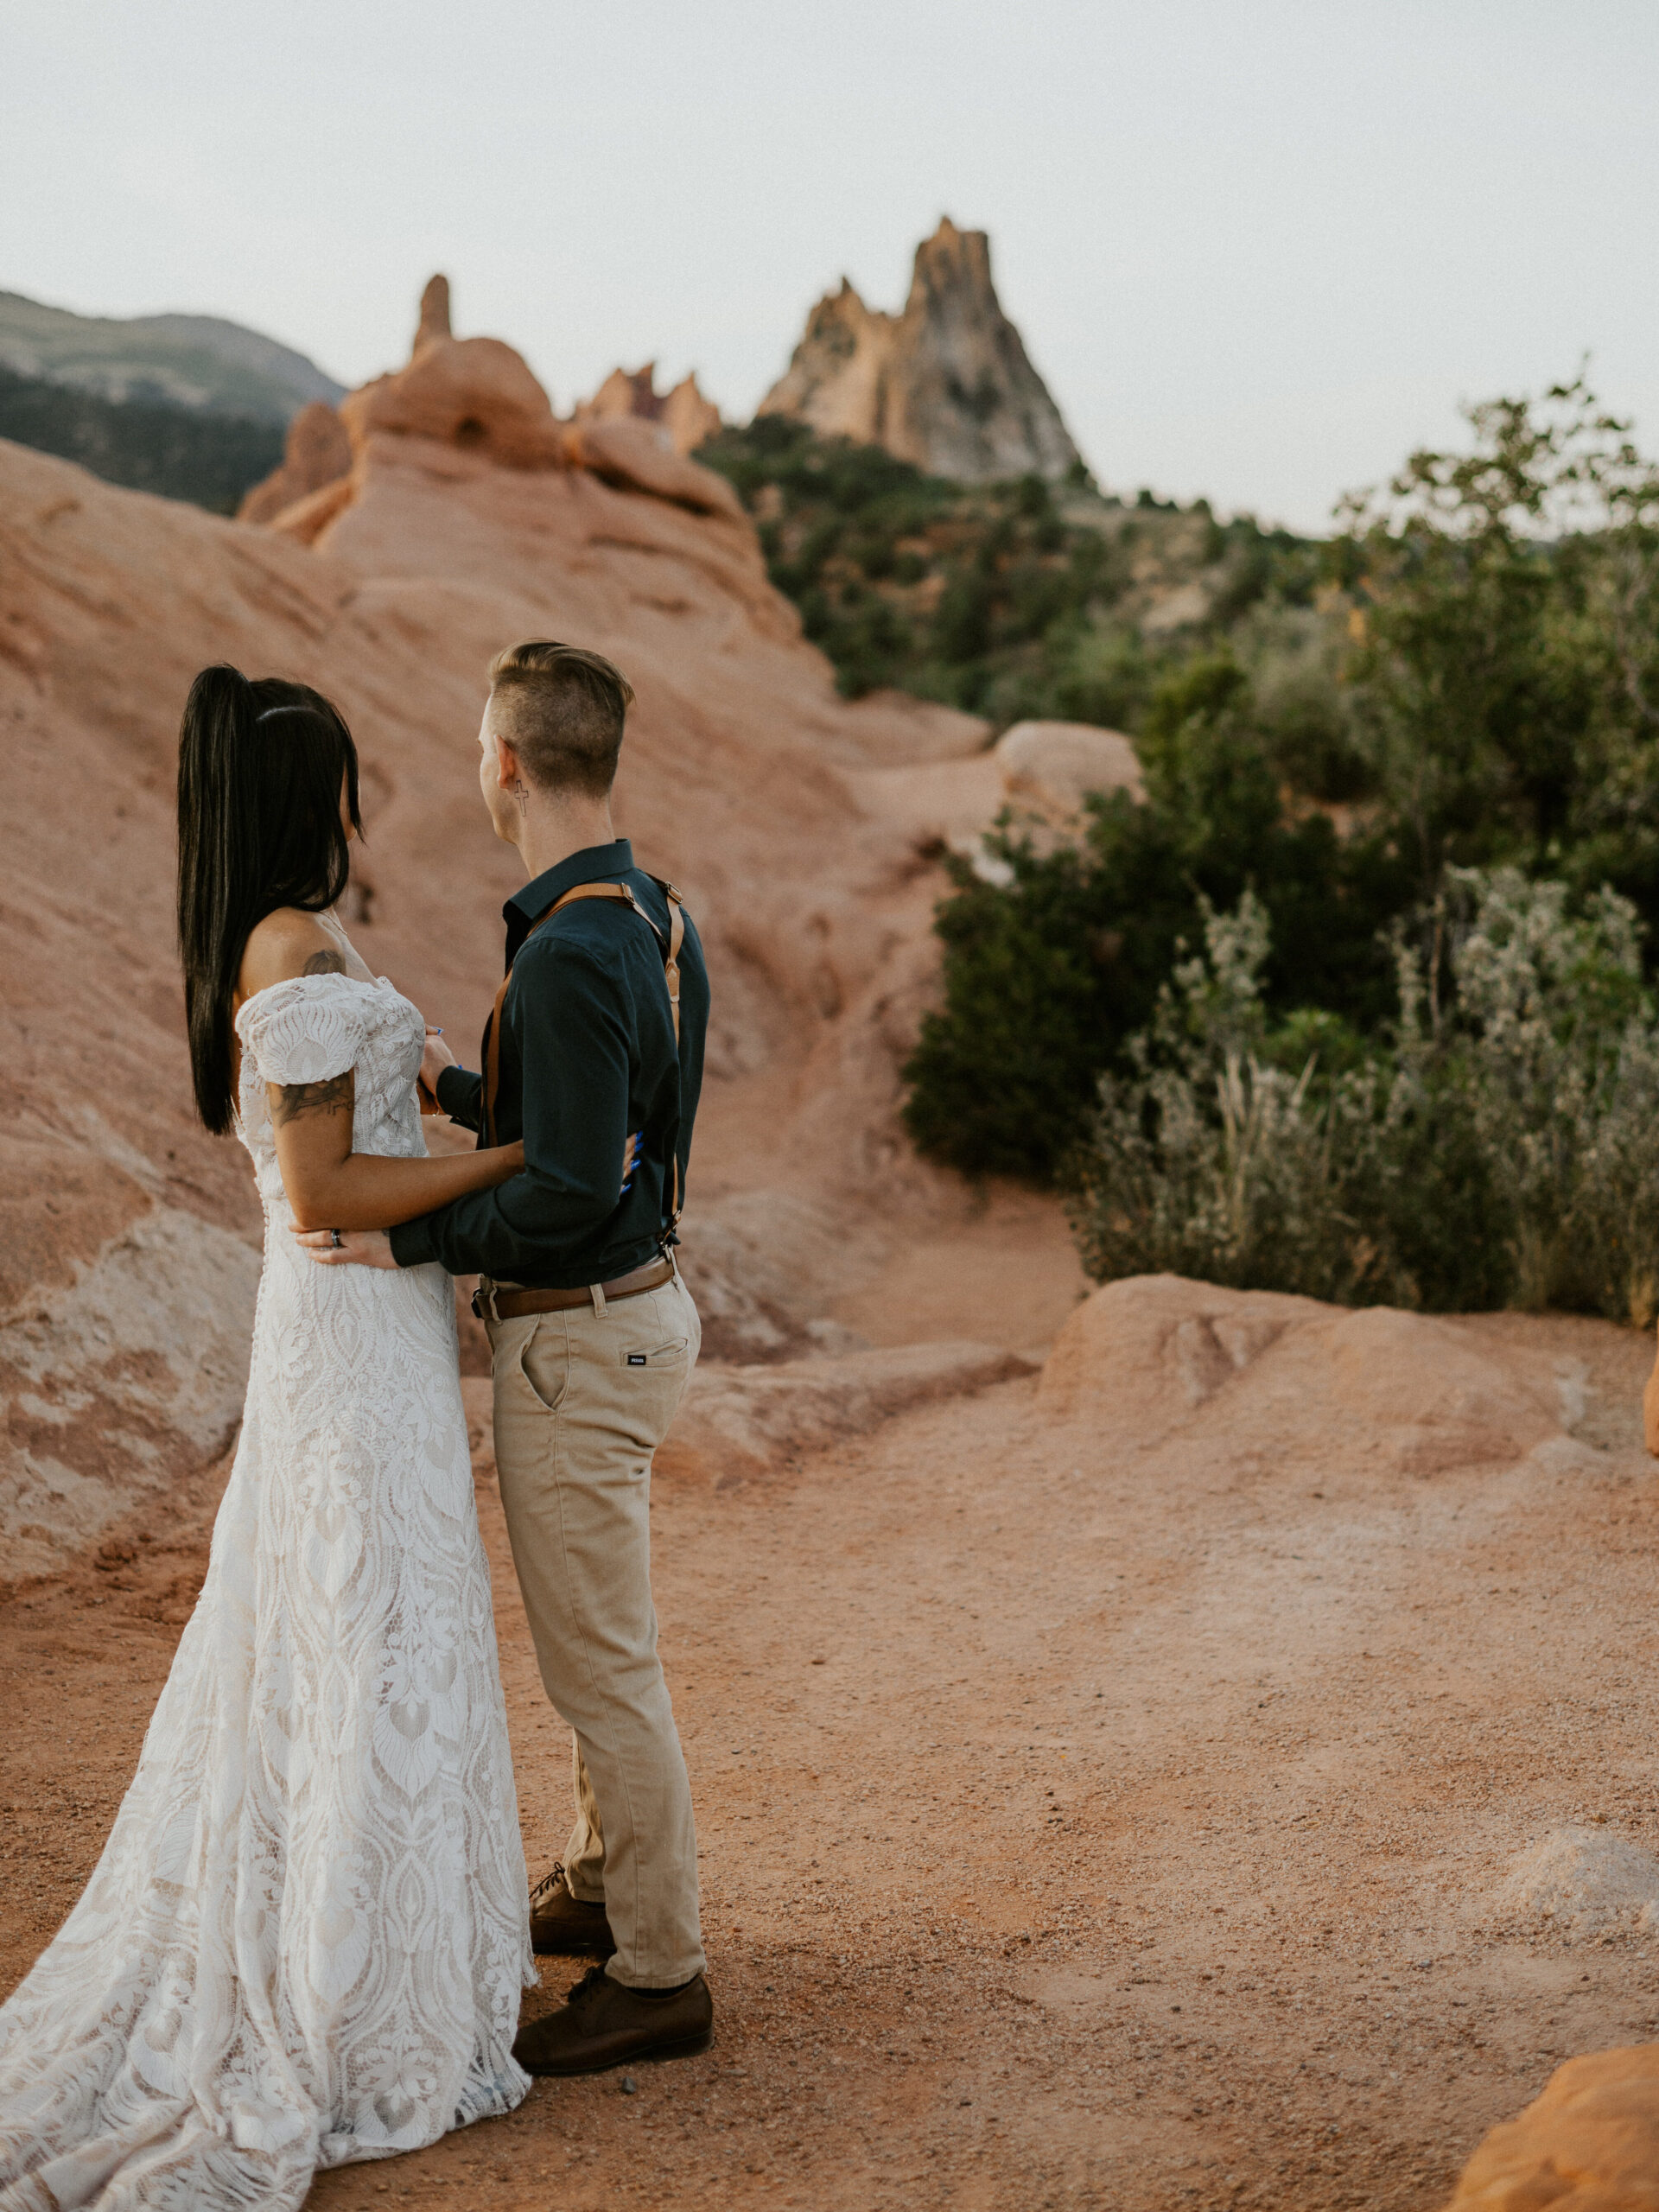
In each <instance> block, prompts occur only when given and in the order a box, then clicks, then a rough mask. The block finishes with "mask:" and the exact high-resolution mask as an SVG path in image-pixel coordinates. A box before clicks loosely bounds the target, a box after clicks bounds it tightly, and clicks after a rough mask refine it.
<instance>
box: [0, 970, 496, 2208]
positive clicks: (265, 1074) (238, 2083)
mask: <svg viewBox="0 0 1659 2212" xmlns="http://www.w3.org/2000/svg"><path fill="white" fill-rule="evenodd" d="M340 935H341V938H342V943H343V932H341V933H340ZM351 959H352V963H353V967H354V968H359V969H360V968H361V967H362V963H361V962H360V961H359V960H358V959H357V957H356V955H355V953H352V954H351ZM237 1031H238V1035H239V1037H240V1039H241V1040H242V1046H243V1068H242V1079H241V1087H240V1097H239V1108H240V1112H239V1129H240V1134H241V1136H242V1140H243V1141H244V1143H245V1145H246V1146H247V1147H248V1150H249V1151H250V1152H251V1154H252V1155H253V1161H254V1168H255V1173H256V1174H257V1179H258V1184H259V1192H260V1196H261V1198H262V1199H263V1200H264V1212H265V1263H264V1276H263V1279H262V1281H261V1283H260V1287H259V1301H258V1307H257V1314H256V1318H255V1320H254V1331H253V1363H252V1371H251V1375H250V1376H249V1381H248V1395H247V1406H246V1412H245V1421H244V1425H243V1429H242V1437H241V1442H240V1445H239V1446H238V1451H237V1454H236V1460H235V1465H234V1467H233V1469H232V1474H231V1478H230V1484H229V1487H228V1489H227V1490H226V1493H225V1497H224V1501H223V1503H222V1504H221V1505H220V1507H219V1516H218V1518H217V1520H216V1522H215V1523H214V1527H213V1549H212V1554H211V1557H210V1559H209V1561H208V1567H207V1580H206V1582H205V1584H204V1585H203V1587H202V1592H201V1596H200V1600H199V1601H198V1603H197V1605H196V1609H195V1611H194V1613H193V1614H192V1616H191V1618H190V1622H189V1624H188V1627H187V1628H186V1630H185V1631H184V1634H183V1636H182V1637H181V1640H180V1643H179V1648H178V1653H177V1656H175V1660H174V1662H173V1669H172V1672H171V1674H170V1675H168V1681H167V1686H166V1688H164V1689H163V1691H162V1696H161V1701H160V1703H159V1704H158V1705H157V1707H156V1713H155V1717H154V1718H153V1719H152V1720H151V1722H150V1725H149V1733H148V1734H147V1735H146V1737H145V1738H144V1745H143V1753H142V1755H141V1758H140V1760H139V1764H138V1771H137V1776H136V1777H135V1778H134V1781H133V1783H132V1786H131V1788H130V1789H129V1790H128V1792H127V1795H126V1797H125V1799H124V1802H123V1803H122V1806H121V1809H120V1811H119V1813H118V1815H117V1816H116V1821H115V1827H114V1829H113V1831H112V1833H111V1836H110V1840H109V1842H108V1844H107V1846H106V1847H105V1851H104V1855H103V1857H102V1858H101V1859H100V1860H99V1864H98V1867H97V1870H96V1872H94V1873H93V1875H92V1880H91V1882H90V1883H89V1884H88V1885H87V1887H86V1893H85V1894H84V1896H83V1897H81V1899H80V1901H79V1904H77V1905H76V1906H75V1908H74V1910H73V1912H72V1913H71V1914H70V1916H69V1918H68V1919H67V1922H66V1923H64V1926H63V1929H62V1930H61V1932H60V1934H59V1936H57V1938H56V1940H55V1941H54V1942H53V1943H52V1945H51V1946H50V1948H48V1950H47V1951H46V1952H45V1953H44V1955H42V1956H41V1959H40V1960H39V1961H38V1962H37V1964H36V1965H35V1968H34V1970H33V1972H32V1973H31V1974H29V1977H28V1979H27V1980H25V1981H24V1982H23V1983H22V1986H21V1987H20V1988H19V1989H18V1990H17V1991H16V1994H15V1995H14V1996H13V1997H12V1999H11V2000H10V2003H9V2004H7V2005H5V2006H4V2008H3V2010H0V2206H3V2207H4V2208H6V2212H69V2209H70V2208H72V2207H79V2206H96V2207H99V2208H100V2212H117V2208H122V2209H123V2212H124V2208H126V2207H128V2206H140V2205H142V2206H155V2207H165V2208H168V2212H174V2209H175V2208H176V2212H185V2208H188V2212H209V2209H210V2208H217V2207H226V2208H229V2207H235V2208H238V2212H245V2208H251V2207H255V2206H257V2207H260V2208H266V2207H272V2208H275V2207H289V2206H297V2205H299V2204H300V2202H301V2201H302V2198H303V2197H304V2196H305V2194H306V2191H307V2190H308V2186H309V2184H310V2182H311V2178H312V2175H313V2173H314V2171H315V2170H316V2169H317V2168H318V2167H319V2166H334V2165H341V2164H346V2162H347V2161H349V2160H352V2159H357V2158H378V2157H382V2156H385V2154H387V2153H389V2152H397V2151H408V2150H414V2149H416V2148H417V2147H418V2146H419V2145H423V2144H427V2143H430V2142H432V2141H434V2140H435V2139H436V2138H437V2137H438V2136H440V2135H442V2133H444V2131H445V2130H446V2129H448V2128H451V2127H457V2126H461V2125H463V2124H464V2123H465V2122H467V2121H469V2120H480V2119H483V2118H484V2117H486V2115H488V2114H492V2113H505V2112H508V2111H510V2110H511V2109H512V2107H513V2106H514V2105H516V2104H517V2103H518V2101H519V2099H520V2098H521V2097H522V2096H523V2095H524V2093H525V2090H526V2089H527V2088H528V2087H529V2083H528V2082H527V2080H526V2078H525V2076H524V2074H523V2073H521V2072H520V2070H519V2069H518V2067H517V2066H516V2065H515V2064H514V2063H513V2060H512V2037H513V2031H514V2029H515V2026H516V2024H517V2021H518V1993H519V1990H520V1988H521V1986H524V1984H525V1983H526V1982H529V1981H531V1980H534V1978H535V1975H534V1968H533V1964H532V1961H531V1954H530V1941H529V1919H528V1910H527V1904H526V1895H525V1882H524V1852H523V1847H522V1845H521V1843H520V1841H519V1835H518V1805H517V1801H516V1798H515V1795H514V1790H513V1780H512V1761H511V1758H510V1756H509V1752H508V1748H507V1732H506V1715H505V1707H504V1705H503V1701H502V1695H501V1684H500V1676H499V1670H498V1667H497V1662H496V1648H495V1630H494V1625H493V1619H492V1616H491V1610H490V1583H489V1572H488V1568H487V1567H486V1562H485V1558H484V1553H483V1548H482V1544H481V1542H480V1536H479V1531H478V1522H477V1518H476V1515H475V1512H474V1503H473V1483H472V1472H471V1467H470V1465H469V1461H468V1456H467V1428H466V1421H465V1419H464V1416H463V1414H462V1409H461V1390H460V1385H459V1379H458V1370H457V1364H456V1347H455V1321H454V1300H453V1294H452V1290H451V1287H450V1282H449V1279H448V1276H447V1275H446V1274H443V1273H442V1270H441V1269H439V1268H413V1269H409V1270H406V1271H401V1270H400V1271H398V1272H397V1273H382V1272H379V1271H376V1270H371V1269H368V1268H355V1267H353V1268H320V1267H318V1266H317V1265H316V1264H315V1262H312V1261H311V1260H309V1259H308V1258H307V1257H306V1256H305V1255H304V1253H303V1252H302V1249H301V1248H300V1247H299V1246H298V1245H297V1244H296V1243H295V1242H294V1239H293V1237H292V1236H291V1235H290V1234H289V1231H290V1229H291V1226H292V1216H291V1214H290V1212H289V1206H288V1202H287V1200H286V1198H284V1196H283V1185H282V1178H281V1176H280V1174H279V1173H278V1171H277V1156H276V1152H275V1149H274V1147H273V1144H272V1139H271V1131H270V1119H269V1116H268V1114H267V1111H266V1104H265V1090H264V1086H265V1084H266V1082H267V1081H270V1082H272V1083H277V1084H293V1083H315V1082H321V1080H323V1079H324V1078H325V1077H329V1076H333V1075H338V1074H340V1072H342V1071H344V1070H345V1069H346V1068H348V1067H349V1068H351V1069H353V1071H355V1083H356V1116H355V1123H354V1142H355V1145H356V1148H357V1149H358V1150H359V1152H372V1153H380V1154H390V1155H393V1156H397V1157H404V1158H407V1157H410V1156H411V1155H418V1154H423V1152H424V1151H425V1142H424V1140H423V1136H422V1135H421V1127H420V1116H419V1111H418V1107H417V1104H416V1093H415V1087H414V1084H415V1075H416V1070H417V1068H418V1066H419V1064H420V1057H421V1046H422V1021H421V1017H420V1014H419V1013H418V1012H417V1011H416V1008H415V1007H413V1006H411V1005H410V1002H409V1001H408V1000H407V999H404V998H402V997H400V996H399V995H398V994H397V992H396V991H394V990H393V989H392V988H391V985H390V984H389V983H388V982H385V979H384V978H383V979H381V980H380V981H379V982H374V981H373V980H372V979H369V977H368V971H367V970H366V969H363V971H362V975H361V976H360V977H359V976H357V975H355V974H350V975H345V976H306V977H302V978H301V979H299V980H298V981H296V982H286V983H279V984H277V985H276V986H275V987H274V988H271V989H270V990H266V991H261V992H259V993H258V994H257V995H256V996H255V997H253V998H251V999H250V1000H249V1001H247V1003H246V1004H245V1006H244V1007H243V1008H242V1010H241V1012H240V1014H239V1015H238V1019H237ZM64 1756H65V1758H66V1759H69V1760H73V1756H74V1746H73V1743H66V1745H65V1746H64Z"/></svg>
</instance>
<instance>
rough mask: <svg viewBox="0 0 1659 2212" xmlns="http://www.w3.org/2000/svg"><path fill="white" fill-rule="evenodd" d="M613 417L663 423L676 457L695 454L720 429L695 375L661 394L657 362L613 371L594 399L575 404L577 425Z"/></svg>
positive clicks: (714, 409) (715, 410)
mask: <svg viewBox="0 0 1659 2212" xmlns="http://www.w3.org/2000/svg"><path fill="white" fill-rule="evenodd" d="M608 416H632V417H635V418H637V419H638V420H639V421H641V422H645V423H660V424H661V425H662V427H663V429H664V431H665V432H666V433H667V435H668V440H669V442H670V444H671V446H672V447H673V448H674V450H675V452H676V453H677V454H690V453H695V452H696V448H698V447H699V446H700V445H701V444H702V442H703V440H704V439H705V438H711V437H713V435H714V434H715V431H716V430H717V429H719V428H720V410H719V408H718V407H716V406H715V403H714V401H713V400H712V399H705V398H704V397H703V396H702V392H701V391H698V389H697V378H696V371H695V370H693V372H691V374H690V376H689V377H683V378H681V379H680V381H679V383H678V384H677V385H675V387H674V389H673V390H672V391H658V389H657V364H656V362H655V361H647V362H646V363H645V367H644V368H643V369H613V370H612V371H611V373H610V374H609V376H607V378H606V379H605V381H604V383H603V384H602V385H601V386H600V387H599V390H598V391H596V392H595V393H594V396H593V397H592V398H591V399H582V400H578V401H577V403H576V410H575V419H576V421H577V422H578V423H585V422H590V421H601V422H602V421H604V420H605V419H606V418H607V417H608Z"/></svg>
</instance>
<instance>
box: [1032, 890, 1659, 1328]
mask: <svg viewBox="0 0 1659 2212" xmlns="http://www.w3.org/2000/svg"><path fill="white" fill-rule="evenodd" d="M1204 920H1205V952H1204V954H1203V955H1202V956H1199V957H1193V958H1191V959H1185V960H1183V961H1181V962H1179V963H1177V965H1176V967H1175V969H1174V972H1173V976H1172V979H1171V981H1170V982H1169V983H1168V984H1167V985H1166V987H1165V988H1164V989H1163V990H1162V991H1161V992H1160V996H1159V1001H1158V1006H1157V1009H1156V1012H1155V1014H1154V1019H1153V1020H1152V1022H1151V1023H1150V1024H1149V1025H1148V1027H1147V1029H1146V1030H1145V1031H1144V1032H1142V1033H1140V1034H1139V1035H1137V1036H1136V1037H1135V1039H1133V1040H1132V1041H1131V1043H1130V1045H1129V1047H1128V1052H1127V1053H1126V1055H1125V1058H1126V1059H1127V1062H1128V1066H1127V1069H1126V1071H1124V1072H1122V1073H1117V1074H1108V1075H1106V1076H1104V1077H1102V1079H1101V1083H1100V1086H1099V1100H1098V1104H1097V1106H1096V1111H1095V1114H1094V1116H1093V1119H1092V1123H1091V1126H1090V1131H1089V1135H1088V1137H1087V1139H1086V1141H1085V1142H1084V1144H1083V1145H1082V1146H1081V1147H1079V1148H1078V1150H1077V1153H1076V1154H1074V1156H1073V1159H1072V1160H1071V1165H1070V1173H1069V1185H1070V1202H1071V1215H1072V1221H1073V1226H1074V1229H1075V1231H1076V1234H1077V1240H1078V1244H1079V1248H1080V1249H1081V1251H1082V1254H1083V1257H1084V1265H1085V1266H1086V1268H1088V1270H1089V1272H1090V1274H1091V1275H1093V1276H1094V1277H1095V1278H1096V1281H1110V1280H1112V1279H1114V1278H1116V1277H1118V1276H1121V1275H1126V1274H1147V1273H1156V1272H1160V1271H1163V1270H1170V1271H1173V1272H1174V1273H1178V1274H1188V1275H1195V1276H1200V1277H1202V1278H1204V1279H1205V1280H1206V1281H1213V1282H1222V1283H1227V1284H1230V1285H1233V1286H1235V1287H1238V1288H1243V1289H1266V1290H1287V1291H1298V1292H1302V1293H1304V1294H1307V1295H1310V1296H1313V1297H1317V1298H1324V1299H1330V1300H1338V1301H1339V1302H1342V1303H1345V1304H1373V1303H1377V1302H1387V1303H1389V1304H1395V1305H1402V1306H1421V1307H1427V1308H1431V1309H1439V1310H1466V1309H1469V1308H1478V1307H1483V1306H1498V1305H1503V1304H1516V1305H1524V1306H1535V1307H1536V1306H1544V1305H1558V1306H1573V1307H1576V1308H1580V1309H1581V1310H1589V1311H1593V1312H1599V1313H1605V1314H1607V1315H1609V1316H1610V1317H1611V1318H1613V1319H1621V1320H1624V1319H1628V1320H1631V1321H1634V1322H1637V1323H1640V1324H1643V1325H1645V1324H1646V1323H1647V1322H1648V1321H1649V1320H1651V1319H1653V1317H1654V1313H1655V1311H1656V1306H1659V1157H1656V1150H1655V1147H1654V1144H1653V1141H1652V1133H1653V1130H1654V1128H1655V1127H1656V1120H1659V1017H1656V1013H1655V1009H1654V1007H1653V1004H1652V1001H1651V1000H1650V999H1649V996H1648V995H1647V993H1646V992H1645V990H1644V988H1643V985H1642V982H1641V976H1640V962H1639V957H1638V948H1637V926H1636V918H1635V915H1634V912H1633V911H1632V909H1631V908H1630V904H1629V902H1628V901H1626V900H1624V899H1619V898H1618V896H1617V895H1616V894H1614V893H1611V892H1607V893H1601V894H1599V896H1598V897H1597V898H1596V899H1593V900H1592V901H1591V902H1589V905H1588V906H1587V908H1586V911H1585V912H1582V913H1580V914H1579V915H1576V916H1575V915H1573V914H1572V913H1571V912H1569V907H1568V896H1567V889H1566V887H1565V886H1563V885H1561V884H1559V883H1548V882H1546V883H1537V882H1530V881H1529V880H1527V879H1526V878H1525V877H1524V876H1522V874H1521V873H1520V872H1519V870H1517V869H1515V868H1501V869H1498V870H1496V871H1493V872H1491V873H1490V874H1481V873H1479V872H1477V871H1472V870H1471V871H1460V872H1459V873H1458V874H1455V875H1454V876H1453V877H1452V879H1451V880H1450V882H1449V884H1448V888H1447V894H1446V898H1445V899H1443V900H1442V901H1441V902H1440V908H1439V910H1438V912H1437V913H1436V915H1435V917H1434V922H1435V926H1434V929H1433V935H1432V938H1431V939H1430V943H1429V949H1428V950H1427V952H1426V953H1425V952H1422V951H1420V950H1415V949H1413V948H1411V947H1408V945H1407V944H1406V943H1405V941H1404V939H1403V938H1401V939H1399V940H1398V941H1397V944H1396V953H1397V963H1398V964H1397V976H1398V995H1399V1011H1398V1016H1397V1020H1396V1022H1395V1027H1394V1033H1393V1036H1392V1038H1391V1039H1390V1040H1389V1041H1388V1042H1387V1043H1386V1044H1383V1045H1379V1046H1376V1047H1375V1048H1373V1049H1372V1050H1370V1052H1365V1053H1363V1056H1360V1057H1356V1054H1355V1052H1354V1051H1353V1048H1352V1041H1351V1039H1348V1040H1344V1045H1345V1049H1344V1051H1341V1052H1338V1054H1337V1055H1335V1056H1334V1057H1336V1058H1338V1061H1339V1062H1340V1061H1341V1060H1344V1059H1345V1061H1346V1065H1337V1066H1336V1067H1334V1068H1332V1069H1328V1070H1326V1071H1324V1072H1323V1073H1322V1072H1321V1070H1320V1067H1319V1056H1318V1053H1317V1052H1313V1053H1310V1054H1309V1055H1308V1057H1307V1058H1306V1059H1305V1060H1304V1061H1303V1062H1302V1063H1301V1065H1300V1067H1298V1066H1296V1065H1295V1064H1294V1055H1295V1053H1296V1052H1299V1051H1300V1047H1301V1046H1302V1045H1303V1044H1305V1043H1306V1041H1307V1039H1308V1035H1309V1028H1308V1025H1307V1024H1306V1022H1305V1021H1304V1022H1302V1023H1300V1024H1297V1023H1294V1022H1293V1023H1290V1024H1281V1025H1280V1026H1279V1027H1278V1029H1277V1030H1276V1031H1275V1030H1274V1027H1273V1025H1272V1023H1271V1021H1270V1020H1269V1016H1268V1007H1267V1005H1266V1001H1265V998H1264V995H1263V990H1262V978H1263V976H1264V973H1265V971H1266V969H1267V966H1268V920H1267V916H1266V913H1265V912H1264V910H1263V908H1262V906H1261V904H1260V903H1259V901H1257V900H1256V899H1254V898H1253V897H1250V896H1249V895H1248V894H1247V895H1246V896H1245V898H1244V899H1242V900H1241V901H1240V902H1239V905H1238V907H1237V909H1236V912H1233V913H1231V914H1218V913H1217V912H1214V911H1213V910H1210V911H1206V912H1205V917H1204ZM1443 999H1444V1001H1445V1003H1444V1004H1443V1003H1442V1000H1443Z"/></svg>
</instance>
